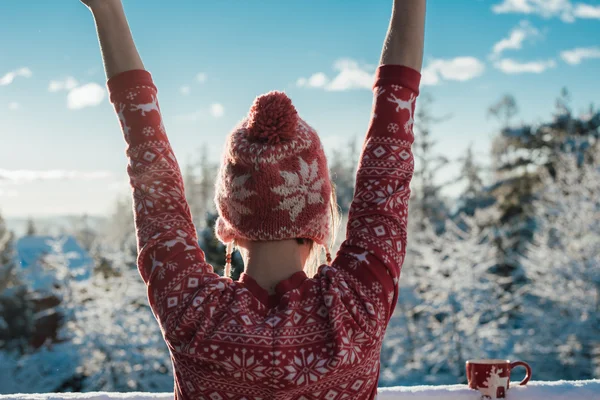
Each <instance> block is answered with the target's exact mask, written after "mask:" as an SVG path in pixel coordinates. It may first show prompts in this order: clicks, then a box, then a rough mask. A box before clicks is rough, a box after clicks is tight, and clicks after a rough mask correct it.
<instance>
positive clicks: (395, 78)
mask: <svg viewBox="0 0 600 400" xmlns="http://www.w3.org/2000/svg"><path fill="white" fill-rule="evenodd" d="M420 83H421V74H420V73H419V72H418V71H416V70H414V69H412V68H410V67H406V66H404V65H392V64H389V65H380V66H379V68H377V72H376V73H375V84H374V85H373V88H376V87H377V86H383V85H400V86H402V87H405V88H408V89H410V90H412V91H413V92H415V94H419V84H420Z"/></svg>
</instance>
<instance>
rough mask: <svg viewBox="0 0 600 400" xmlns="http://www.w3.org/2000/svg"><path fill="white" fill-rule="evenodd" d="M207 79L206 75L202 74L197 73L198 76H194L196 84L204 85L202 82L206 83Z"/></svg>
mask: <svg viewBox="0 0 600 400" xmlns="http://www.w3.org/2000/svg"><path fill="white" fill-rule="evenodd" d="M207 78H208V77H207V76H206V74H205V73H204V72H199V73H198V75H196V82H199V83H204V82H206V79H207Z"/></svg>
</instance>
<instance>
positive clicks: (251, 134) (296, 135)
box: [215, 91, 332, 245]
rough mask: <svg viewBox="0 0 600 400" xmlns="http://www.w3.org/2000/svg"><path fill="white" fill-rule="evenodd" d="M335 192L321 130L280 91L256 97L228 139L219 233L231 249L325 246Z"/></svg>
mask: <svg viewBox="0 0 600 400" xmlns="http://www.w3.org/2000/svg"><path fill="white" fill-rule="evenodd" d="M331 192H332V187H331V182H330V179H329V170H328V168H327V159H326V157H325V152H324V151H323V146H322V144H321V141H320V139H319V136H318V135H317V133H316V131H315V130H314V129H313V128H312V127H310V126H309V125H308V124H307V123H306V122H304V120H302V119H301V118H300V117H299V115H298V112H297V111H296V108H295V107H294V105H293V104H292V101H291V100H290V98H289V97H288V96H287V95H286V94H285V93H283V92H277V91H274V92H269V93H267V94H264V95H262V96H259V97H257V98H256V100H255V101H254V104H253V105H252V107H251V108H250V112H249V113H248V116H247V117H246V118H245V119H243V120H242V121H241V122H240V123H239V124H238V126H237V127H236V128H235V129H234V130H233V131H232V132H231V133H230V134H229V136H228V137H227V141H226V145H225V149H224V152H223V159H222V164H221V168H220V171H219V175H218V178H217V182H216V191H215V203H216V206H217V210H218V213H219V218H218V219H217V224H216V234H217V237H218V238H219V240H220V241H221V242H223V243H225V244H228V245H230V244H231V243H232V242H233V240H235V239H240V238H243V239H247V240H253V241H266V240H285V239H295V238H304V239H312V240H313V241H315V242H316V243H318V244H321V245H326V242H327V239H328V237H329V235H330V233H331V232H330V231H331V222H330V216H329V210H330V206H331V205H330V197H331Z"/></svg>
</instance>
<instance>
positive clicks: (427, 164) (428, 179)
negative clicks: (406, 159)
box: [411, 93, 450, 232]
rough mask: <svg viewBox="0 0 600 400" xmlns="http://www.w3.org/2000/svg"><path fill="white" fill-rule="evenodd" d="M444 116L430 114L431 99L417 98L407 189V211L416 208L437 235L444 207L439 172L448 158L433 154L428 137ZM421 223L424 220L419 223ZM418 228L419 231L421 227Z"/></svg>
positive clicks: (445, 208) (440, 229)
mask: <svg viewBox="0 0 600 400" xmlns="http://www.w3.org/2000/svg"><path fill="white" fill-rule="evenodd" d="M447 118H448V117H438V116H436V115H434V112H433V97H432V96H431V95H429V94H428V93H424V94H422V95H421V99H420V100H419V106H418V107H417V110H416V114H415V125H414V128H415V129H414V130H415V142H414V145H413V153H414V157H415V172H414V179H413V181H412V185H411V190H412V197H411V200H412V201H411V208H412V209H415V208H419V209H420V214H421V215H422V216H423V217H424V218H426V219H428V220H429V221H432V222H433V223H434V224H435V229H436V231H437V232H441V231H442V230H443V228H444V222H445V220H446V218H447V216H448V208H447V205H446V204H445V201H444V199H443V198H442V195H441V191H442V189H443V187H444V186H445V184H446V183H445V182H440V180H439V173H440V171H441V170H442V169H443V168H444V167H446V166H447V165H448V164H449V163H450V159H449V158H448V157H446V156H445V155H443V154H441V153H439V152H437V151H436V149H435V146H436V144H437V140H435V139H434V137H433V134H432V129H433V126H434V125H435V124H437V123H439V122H442V121H443V120H445V119H447ZM422 221H424V220H422ZM420 228H423V229H424V227H423V226H421V227H420Z"/></svg>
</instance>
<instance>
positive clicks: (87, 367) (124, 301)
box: [62, 249, 173, 392]
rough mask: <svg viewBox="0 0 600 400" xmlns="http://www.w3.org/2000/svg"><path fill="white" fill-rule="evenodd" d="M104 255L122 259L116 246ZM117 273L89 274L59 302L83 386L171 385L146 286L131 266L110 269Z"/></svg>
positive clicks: (156, 388)
mask: <svg viewBox="0 0 600 400" xmlns="http://www.w3.org/2000/svg"><path fill="white" fill-rule="evenodd" d="M105 250H106V251H105V253H104V257H105V258H106V259H107V260H108V262H111V263H113V264H116V265H118V264H125V263H127V256H126V255H124V254H123V253H122V252H120V251H116V252H113V253H110V252H109V251H108V249H105ZM113 269H117V270H119V271H120V275H119V276H108V277H105V276H104V275H103V274H95V275H94V276H93V277H92V279H91V280H90V281H86V282H78V283H75V284H74V285H73V289H74V292H73V298H72V300H71V302H70V303H68V304H65V305H63V306H62V307H63V308H66V312H67V313H68V314H69V321H68V322H67V323H66V325H65V332H66V333H67V334H68V335H69V337H70V343H71V344H72V345H73V347H74V348H75V349H76V351H77V356H78V357H79V358H80V360H81V361H80V364H79V366H78V368H77V374H78V375H79V376H81V381H82V386H83V387H84V388H85V390H86V391H115V392H123V391H142V392H168V391H171V390H172V388H173V376H172V371H171V363H170V358H169V353H168V349H167V347H166V345H165V344H164V341H163V339H162V335H161V332H160V329H159V327H158V325H157V324H156V320H155V319H154V316H153V314H152V311H151V310H150V308H149V306H148V300H147V289H146V286H145V284H144V283H143V281H142V280H141V278H140V276H139V273H138V272H137V271H136V270H134V269H131V268H113Z"/></svg>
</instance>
